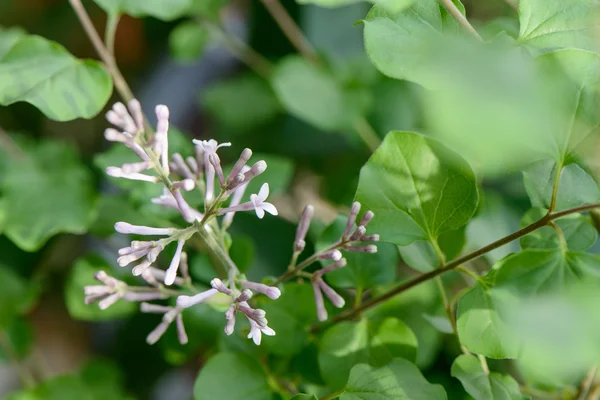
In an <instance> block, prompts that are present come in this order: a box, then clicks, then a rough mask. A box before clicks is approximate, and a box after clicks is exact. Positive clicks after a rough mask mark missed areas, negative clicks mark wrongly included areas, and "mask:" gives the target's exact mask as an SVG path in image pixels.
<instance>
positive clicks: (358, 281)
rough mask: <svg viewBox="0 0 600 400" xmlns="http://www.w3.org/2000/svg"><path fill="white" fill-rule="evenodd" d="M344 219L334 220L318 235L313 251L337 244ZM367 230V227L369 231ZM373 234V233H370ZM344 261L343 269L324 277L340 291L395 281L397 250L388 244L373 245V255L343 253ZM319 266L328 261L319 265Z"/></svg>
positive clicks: (344, 222)
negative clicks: (375, 250)
mask: <svg viewBox="0 0 600 400" xmlns="http://www.w3.org/2000/svg"><path fill="white" fill-rule="evenodd" d="M347 220H348V217H347V216H343V215H338V216H337V218H336V219H335V220H334V221H333V222H332V224H331V225H329V226H328V227H327V228H326V229H325V230H324V231H323V233H322V234H321V237H320V238H319V241H318V242H317V250H322V249H325V248H326V247H328V246H330V245H331V244H332V243H334V242H335V241H337V240H338V239H339V238H340V237H341V236H342V234H343V233H344V229H346V222H347ZM370 229H371V227H370V226H369V231H370ZM373 232H376V231H373ZM344 257H345V258H346V260H347V261H348V263H347V264H346V266H345V267H344V268H341V269H338V270H336V271H333V272H331V273H328V274H327V277H326V279H327V281H328V282H329V283H331V284H332V285H333V286H336V287H341V288H361V289H368V288H372V287H374V286H377V285H383V284H386V283H392V282H394V280H395V279H396V265H397V264H398V250H397V249H396V246H394V245H393V244H390V243H377V253H375V254H368V253H358V252H352V251H346V252H344ZM322 263H323V265H326V264H328V262H324V261H323V262H322Z"/></svg>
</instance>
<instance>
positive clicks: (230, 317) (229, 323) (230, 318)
mask: <svg viewBox="0 0 600 400" xmlns="http://www.w3.org/2000/svg"><path fill="white" fill-rule="evenodd" d="M236 314H237V306H236V304H235V303H234V304H232V305H230V306H229V308H228V309H227V311H226V312H225V320H226V322H225V328H224V331H225V334H226V335H227V336H229V335H231V334H232V333H233V330H234V329H235V315H236Z"/></svg>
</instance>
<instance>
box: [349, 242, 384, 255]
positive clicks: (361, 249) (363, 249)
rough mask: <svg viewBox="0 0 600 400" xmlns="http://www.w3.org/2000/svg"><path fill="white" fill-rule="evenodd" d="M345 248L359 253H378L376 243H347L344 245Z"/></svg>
mask: <svg viewBox="0 0 600 400" xmlns="http://www.w3.org/2000/svg"><path fill="white" fill-rule="evenodd" d="M344 249H346V250H348V251H356V252H358V253H371V254H372V253H377V246H375V245H374V244H367V245H365V246H351V245H346V246H344Z"/></svg>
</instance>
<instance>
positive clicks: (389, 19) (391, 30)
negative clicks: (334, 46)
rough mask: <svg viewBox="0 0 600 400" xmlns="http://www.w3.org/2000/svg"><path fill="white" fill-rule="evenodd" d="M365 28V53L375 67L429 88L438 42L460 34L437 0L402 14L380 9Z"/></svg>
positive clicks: (375, 9) (373, 11)
mask: <svg viewBox="0 0 600 400" xmlns="http://www.w3.org/2000/svg"><path fill="white" fill-rule="evenodd" d="M456 3H457V4H460V2H458V1H457V2H456ZM460 7H461V8H462V5H460ZM463 10H464V8H463ZM364 25H365V28H364V42H365V50H366V52H367V54H368V56H369V58H370V59H371V61H372V62H373V65H375V67H376V68H377V69H378V70H380V71H381V72H382V73H383V74H384V75H387V76H389V77H392V78H396V79H406V80H409V81H413V82H417V83H420V84H422V85H424V86H428V85H429V80H430V78H431V73H432V65H433V64H434V62H433V61H434V60H435V59H436V57H438V55H437V54H438V50H440V49H439V48H438V47H437V44H436V41H438V40H439V39H441V37H442V34H443V33H451V32H454V33H457V32H458V31H459V26H458V24H457V23H456V21H455V20H454V19H453V18H452V17H449V15H448V13H447V11H446V9H445V8H444V7H443V6H442V5H440V3H439V2H438V1H437V0H419V1H416V2H414V4H413V5H412V6H411V7H410V8H408V9H407V10H404V11H402V12H390V11H389V10H387V9H386V8H385V7H383V6H380V5H377V6H375V7H373V9H371V11H370V12H369V14H368V15H367V17H366V18H365V20H364Z"/></svg>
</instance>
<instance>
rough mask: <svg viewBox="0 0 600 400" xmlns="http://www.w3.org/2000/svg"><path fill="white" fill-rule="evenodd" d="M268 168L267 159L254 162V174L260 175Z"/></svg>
mask: <svg viewBox="0 0 600 400" xmlns="http://www.w3.org/2000/svg"><path fill="white" fill-rule="evenodd" d="M266 169H267V162H266V161H263V160H261V161H258V162H257V163H256V164H254V165H253V166H252V168H251V170H252V172H253V174H254V175H260V174H262V173H263V172H265V171H266Z"/></svg>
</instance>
